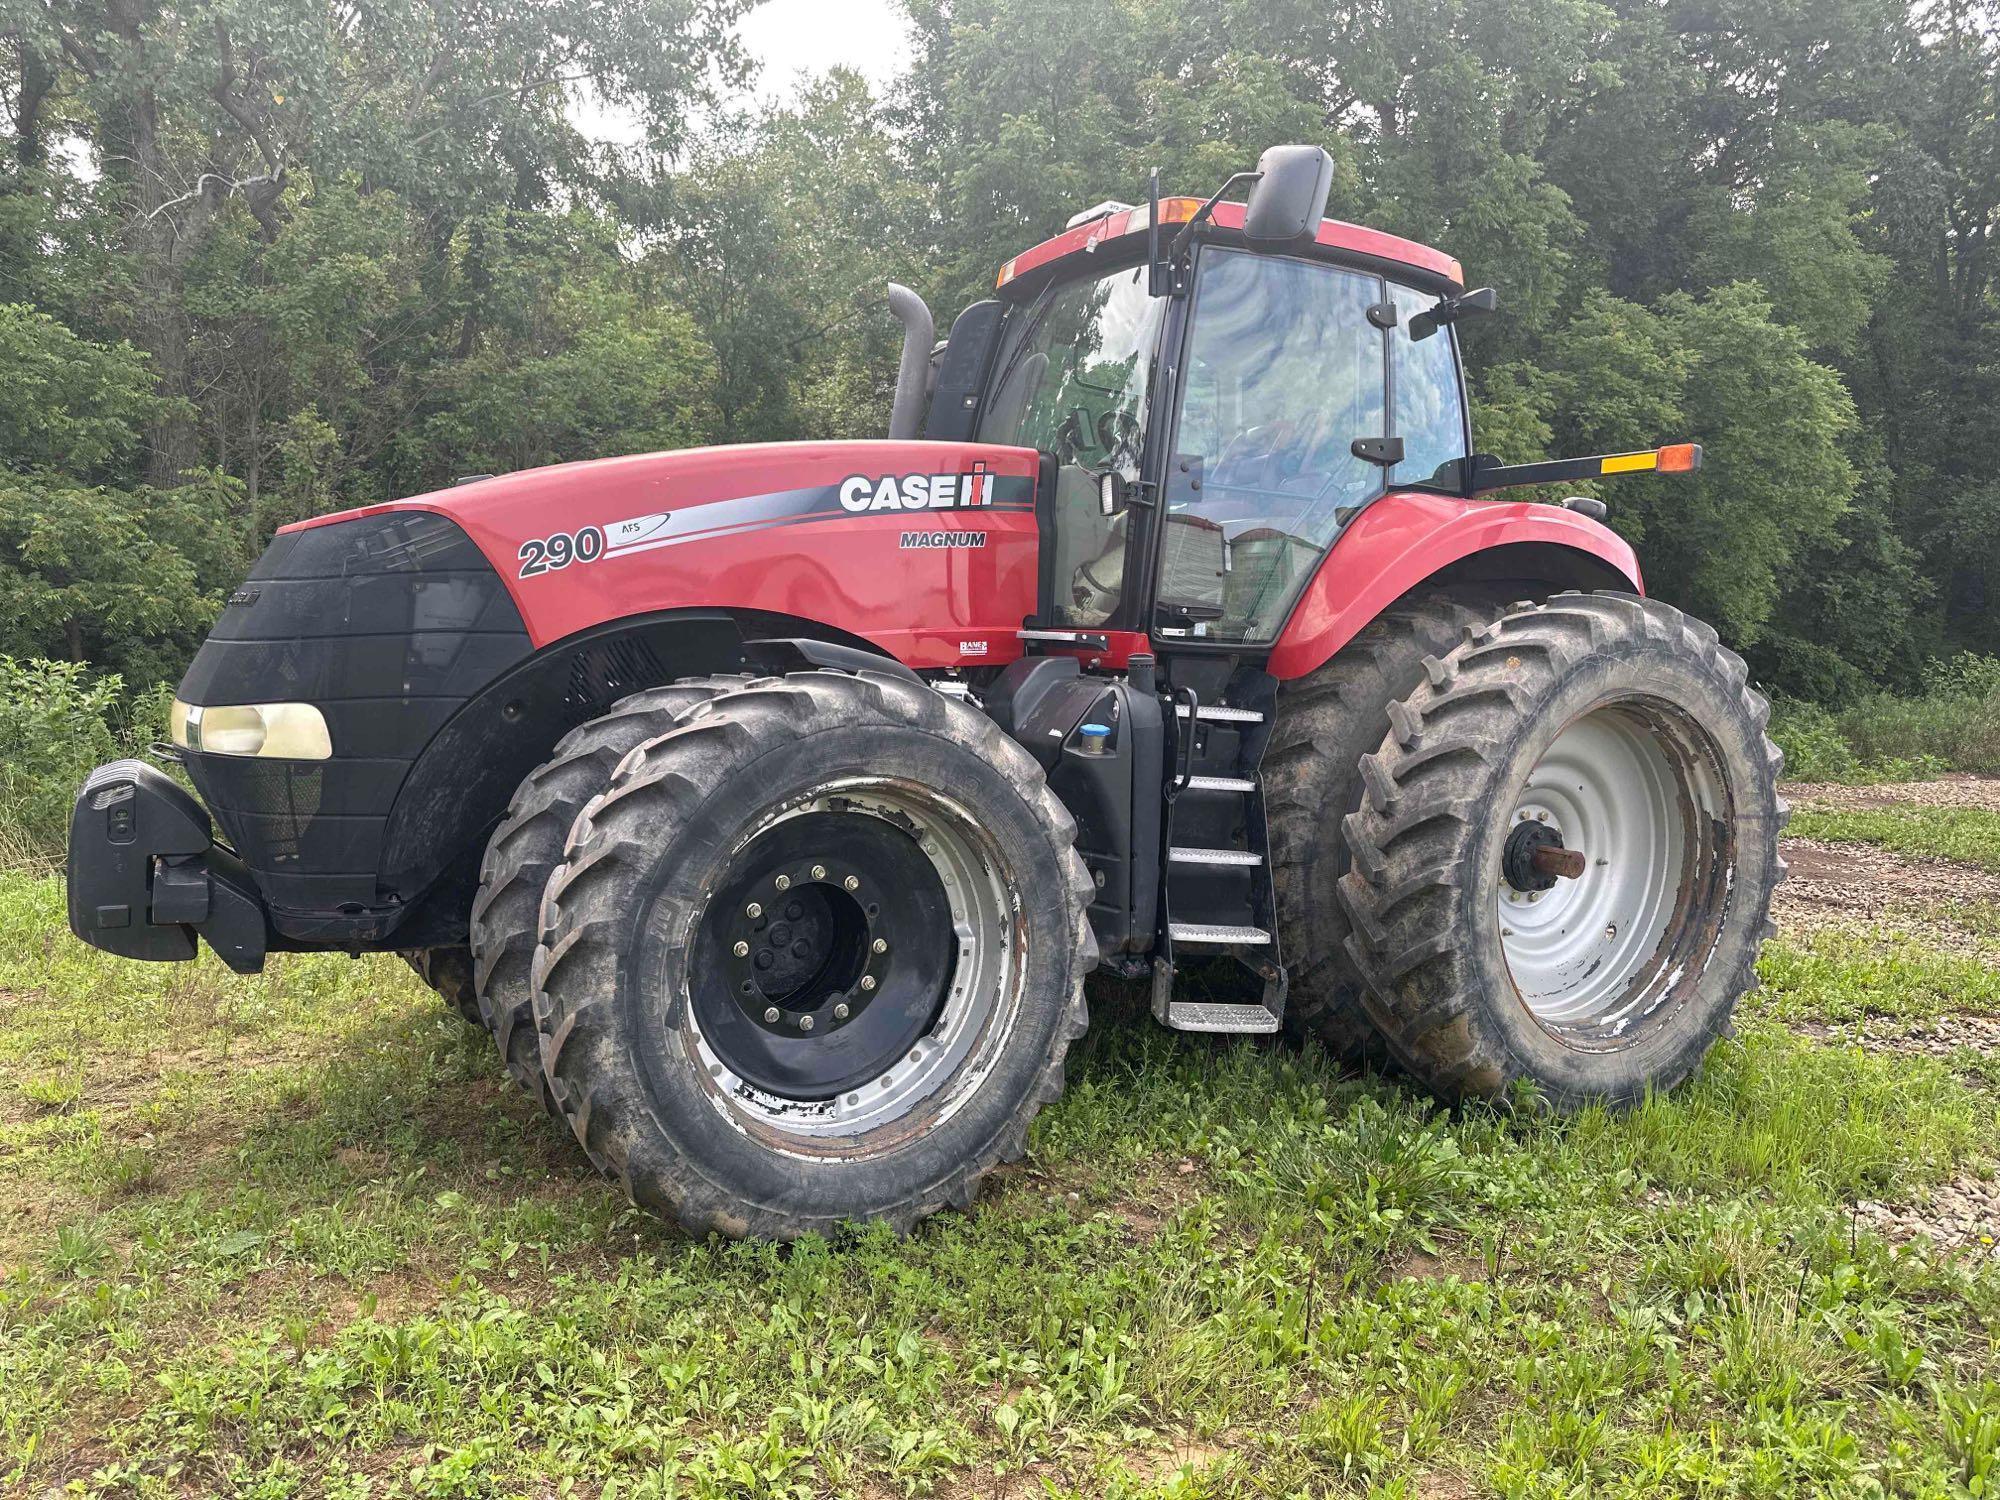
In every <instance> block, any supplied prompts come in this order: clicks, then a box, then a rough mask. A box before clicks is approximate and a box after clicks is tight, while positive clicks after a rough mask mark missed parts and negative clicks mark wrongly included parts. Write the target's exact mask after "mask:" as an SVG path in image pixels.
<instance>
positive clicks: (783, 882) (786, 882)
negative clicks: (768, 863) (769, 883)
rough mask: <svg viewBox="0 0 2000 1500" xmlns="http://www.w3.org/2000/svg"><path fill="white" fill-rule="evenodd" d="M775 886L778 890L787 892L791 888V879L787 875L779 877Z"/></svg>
mask: <svg viewBox="0 0 2000 1500" xmlns="http://www.w3.org/2000/svg"><path fill="white" fill-rule="evenodd" d="M776 884H777V887H778V889H779V890H781V891H789V890H790V889H791V888H792V877H791V876H789V875H780V876H779V877H778V879H777V882H776Z"/></svg>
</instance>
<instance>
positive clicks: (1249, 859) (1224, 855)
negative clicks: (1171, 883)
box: [1167, 846, 1264, 865]
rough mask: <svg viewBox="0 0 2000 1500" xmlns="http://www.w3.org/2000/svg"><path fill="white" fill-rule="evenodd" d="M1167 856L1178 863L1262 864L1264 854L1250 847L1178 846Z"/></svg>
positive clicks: (1170, 850) (1169, 851)
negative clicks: (1259, 853)
mask: <svg viewBox="0 0 2000 1500" xmlns="http://www.w3.org/2000/svg"><path fill="white" fill-rule="evenodd" d="M1167 858H1168V859H1169V860H1171V861H1172V862H1173V863H1174V864H1177V865H1261V864H1262V863H1263V862H1264V859H1263V856H1262V855H1258V854H1252V853H1251V852H1250V851H1249V850H1248V849H1187V848H1181V847H1179V846H1176V847H1174V848H1172V849H1169V850H1168V851H1167Z"/></svg>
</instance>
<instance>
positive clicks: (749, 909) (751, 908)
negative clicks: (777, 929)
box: [743, 901, 764, 922]
mask: <svg viewBox="0 0 2000 1500" xmlns="http://www.w3.org/2000/svg"><path fill="white" fill-rule="evenodd" d="M743 915H744V916H746V917H748V918H749V919H750V920H751V921H753V922H754V921H756V920H757V919H758V918H759V917H761V916H763V915H764V908H763V907H761V906H759V905H758V904H757V903H756V902H755V901H752V902H751V903H750V904H749V905H748V906H746V907H744V908H743Z"/></svg>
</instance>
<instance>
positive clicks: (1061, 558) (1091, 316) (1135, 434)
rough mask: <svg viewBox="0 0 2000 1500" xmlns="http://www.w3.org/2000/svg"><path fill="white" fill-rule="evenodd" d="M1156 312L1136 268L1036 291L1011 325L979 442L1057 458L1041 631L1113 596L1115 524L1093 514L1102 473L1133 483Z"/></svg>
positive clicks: (1112, 604)
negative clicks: (1052, 582) (1052, 587)
mask: <svg viewBox="0 0 2000 1500" xmlns="http://www.w3.org/2000/svg"><path fill="white" fill-rule="evenodd" d="M1164 305H1165V304H1164V303H1163V302H1162V301H1160V300H1158V299H1155V298H1154V297H1152V296H1150V295H1149V294H1148V292H1147V290H1146V273H1145V269H1144V268H1143V267H1134V268H1133V269H1131V270H1126V271H1116V272H1113V273H1112V274H1111V275H1108V276H1104V277H1100V278H1098V279H1096V280H1092V281H1080V282H1072V283H1070V284H1068V285H1066V286H1057V287H1055V288H1054V289H1052V290H1051V291H1049V292H1047V293H1044V294H1043V297H1042V299H1041V300H1040V301H1038V302H1037V303H1035V304H1034V305H1033V306H1032V307H1030V308H1026V309H1022V310H1020V311H1017V312H1016V313H1015V314H1013V315H1012V317H1011V318H1010V322H1012V323H1014V324H1015V325H1016V329H1015V331H1014V332H1013V333H1012V335H1011V337H1010V338H1009V339H1008V341H1007V343H1006V344H1005V345H1003V346H1002V353H1001V356H1000V367H999V369H1000V373H999V377H998V379H997V380H996V381H995V383H994V386H993V394H992V395H991V397H989V398H988V400H987V403H986V409H985V414H984V416H983V417H982V418H981V420H980V423H979V440H980V441H981V442H984V443H1008V444H1017V445H1019V446H1021V447H1024V448H1038V449H1040V450H1041V451H1042V452H1044V453H1050V454H1053V455H1054V456H1055V460H1056V486H1055V502H1054V511H1055V516H1054V519H1055V529H1054V534H1053V535H1052V536H1049V537H1044V538H1043V543H1042V544H1043V545H1044V546H1045V547H1051V548H1053V549H1054V553H1055V556H1054V560H1053V563H1054V570H1055V571H1054V576H1055V578H1056V579H1057V586H1056V597H1055V598H1054V600H1053V601H1051V602H1052V609H1051V611H1050V619H1049V623H1050V624H1052V625H1079V626H1080V625H1101V624H1103V623H1104V622H1105V621H1106V620H1108V619H1110V618H1111V615H1112V614H1113V612H1114V611H1115V610H1116V609H1117V607H1118V602H1119V599H1120V598H1121V597H1122V596H1123V593H1124V585H1125V542H1126V532H1127V528H1128V525H1129V522H1128V519H1127V517H1126V516H1123V515H1121V516H1117V517H1111V518H1107V517H1105V516H1103V515H1102V514H1100V513H1099V509H1098V479H1099V476H1100V475H1101V474H1102V473H1103V472H1104V471H1105V470H1107V469H1109V470H1116V471H1117V472H1118V473H1120V474H1121V475H1123V476H1124V478H1125V479H1127V480H1128V481H1129V480H1137V479H1138V477H1139V461H1140V456H1141V451H1142V448H1143V444H1144V439H1145V430H1146V416H1147V406H1148V403H1149V401H1150V400H1151V397H1152V387H1153V357H1154V353H1155V350H1156V348H1157V345H1158V342H1159V330H1160V318H1161V314H1162V311H1163V308H1164Z"/></svg>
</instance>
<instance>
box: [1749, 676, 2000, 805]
mask: <svg viewBox="0 0 2000 1500" xmlns="http://www.w3.org/2000/svg"><path fill="white" fill-rule="evenodd" d="M1771 737H1772V738H1773V739H1775V740H1776V741H1777V742H1778V746H1779V748H1780V749H1782V750H1783V751H1784V752H1785V770H1786V774H1787V775H1789V776H1792V777H1795V778H1797V779H1799V780H1801V781H1911V780H1916V779H1919V778H1921V777H1925V776H1933V775H1936V774H1937V773H1938V772H1940V771H1973V772H1978V773H1981V774H1985V775H1993V774H1996V773H2000V659H1996V658H1994V657H1990V656H1978V655H1975V654H1973V653H1971V652H1961V653H1959V654H1958V655H1957V656H1954V657H1951V658H1949V659H1947V660H1944V661H1934V662H1932V663H1930V664H1929V665H1928V666H1927V667H1926V668H1925V669H1924V671H1923V673H1922V675H1921V677H1920V678H1919V681H1918V683H1917V690H1916V691H1915V692H1914V693H1911V694H1908V695H1902V694H1894V693H1882V692H1864V693H1862V694H1861V695H1859V696H1858V697H1851V698H1850V699H1849V701H1847V702H1846V703H1844V704H1842V705H1840V706H1839V707H1836V708H1826V707H1822V706H1819V705H1815V704H1812V703H1805V702H1797V701H1792V700H1787V699H1784V698H1780V699H1779V700H1778V701H1777V704H1776V706H1775V711H1774V713H1773V715H1772V722H1771Z"/></svg>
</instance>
